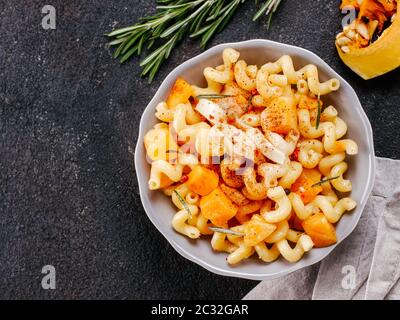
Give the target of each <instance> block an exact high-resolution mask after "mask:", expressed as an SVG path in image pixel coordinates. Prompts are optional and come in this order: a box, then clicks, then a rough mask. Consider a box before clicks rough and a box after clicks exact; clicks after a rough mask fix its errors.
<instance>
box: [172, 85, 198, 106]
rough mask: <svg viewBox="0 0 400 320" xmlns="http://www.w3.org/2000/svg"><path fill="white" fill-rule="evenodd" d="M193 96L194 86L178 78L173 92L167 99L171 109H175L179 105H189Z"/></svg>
mask: <svg viewBox="0 0 400 320" xmlns="http://www.w3.org/2000/svg"><path fill="white" fill-rule="evenodd" d="M193 94H194V91H193V88H192V86H191V85H190V84H189V83H187V82H186V81H185V80H184V79H182V78H178V79H176V81H175V83H174V85H173V86H172V89H171V92H170V94H169V96H168V98H167V105H168V107H169V108H175V107H176V106H177V105H178V104H181V103H187V102H188V101H189V98H190V97H191V96H193Z"/></svg>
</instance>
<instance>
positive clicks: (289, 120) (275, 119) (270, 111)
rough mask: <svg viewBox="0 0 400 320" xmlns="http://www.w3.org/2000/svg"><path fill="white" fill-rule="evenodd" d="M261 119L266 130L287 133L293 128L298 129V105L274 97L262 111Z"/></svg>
mask: <svg viewBox="0 0 400 320" xmlns="http://www.w3.org/2000/svg"><path fill="white" fill-rule="evenodd" d="M261 119H262V120H261V126H262V129H263V130H264V132H266V131H273V132H276V133H280V134H287V133H288V132H289V130H291V129H294V130H297V112H296V105H288V104H287V103H286V102H285V100H284V99H281V98H276V99H273V100H272V101H271V103H270V104H269V105H268V106H267V107H266V108H265V110H264V111H263V112H262V114H261Z"/></svg>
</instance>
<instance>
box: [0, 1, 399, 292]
mask: <svg viewBox="0 0 400 320" xmlns="http://www.w3.org/2000/svg"><path fill="white" fill-rule="evenodd" d="M45 4H52V5H54V6H55V7H56V9H57V14H58V15H57V29H56V30H48V31H47V30H43V29H42V28H41V19H42V14H41V8H42V6H43V5H45ZM337 6H338V1H321V0H320V1H310V0H307V1H295V0H286V1H284V3H283V5H282V7H281V8H280V10H279V12H278V13H277V14H276V16H275V19H274V21H273V25H272V27H271V29H270V31H269V32H267V31H266V30H265V29H264V28H263V27H262V25H261V24H260V23H251V22H250V21H251V16H252V15H253V13H254V10H255V9H254V5H253V1H251V0H249V1H248V3H246V4H244V5H243V7H242V8H241V9H240V10H239V12H238V13H237V14H236V16H235V17H234V20H233V21H234V22H233V23H231V25H230V26H229V27H228V28H227V29H226V30H225V31H224V32H223V33H222V34H220V35H219V36H217V37H216V38H215V39H214V40H213V44H218V43H222V42H230V41H239V40H246V39H252V38H267V39H272V40H277V41H281V42H284V43H288V44H293V45H298V46H302V47H304V48H306V49H310V50H312V51H314V52H316V53H317V54H319V55H320V56H321V57H322V58H323V59H324V60H325V61H327V62H328V63H329V64H330V65H332V66H333V68H334V69H336V70H337V71H338V72H339V73H340V74H342V75H343V76H344V77H345V78H346V79H347V80H348V81H349V82H350V84H351V85H353V87H354V88H355V90H356V91H357V93H358V94H359V97H360V99H361V102H362V104H363V106H364V108H365V110H366V112H367V114H368V116H369V118H370V119H371V122H372V125H373V129H374V134H375V146H376V153H377V155H379V156H386V157H392V158H400V150H399V148H398V146H397V141H399V138H400V131H399V130H398V127H399V126H400V119H399V117H398V115H399V108H400V105H399V104H400V70H398V71H395V72H392V73H391V74H388V75H386V76H384V77H382V78H379V79H377V80H373V81H369V82H365V81H363V80H361V79H360V78H358V77H357V76H356V75H354V74H352V73H351V72H350V71H349V70H348V69H347V68H346V67H345V66H344V65H343V64H342V63H341V62H340V60H339V59H338V57H337V55H336V52H335V49H334V47H333V39H334V36H335V34H336V32H337V31H338V29H339V21H340V20H339V18H340V16H339V14H338V9H337ZM153 8H154V2H153V1H122V0H114V1H100V0H98V1H94V0H90V1H83V0H81V1H77V0H70V1H61V0H52V1H38V0H31V1H22V0H19V1H10V0H8V1H6V0H0V31H1V34H2V36H1V38H0V39H1V40H0V64H1V67H0V73H1V74H0V150H1V156H0V177H1V186H0V188H1V189H0V298H11V299H14V298H139V299H145V298H163V299H172V298H210V299H212V298H241V297H242V296H243V295H244V294H245V293H246V292H247V291H248V290H250V289H251V288H252V287H253V286H254V285H256V282H253V281H246V280H239V279H231V278H224V277H220V276H216V275H213V274H211V273H209V272H207V271H205V270H203V269H202V268H200V267H198V266H197V265H195V264H193V263H191V262H189V261H187V260H185V259H183V258H182V257H180V256H179V255H178V254H177V253H175V251H174V250H173V249H172V248H171V247H170V246H169V245H168V243H167V241H166V240H164V238H163V237H162V236H161V235H160V234H159V233H158V232H157V230H156V229H155V228H154V227H153V226H152V225H151V223H150V221H149V220H148V219H147V217H146V215H145V213H144V211H143V209H142V206H141V203H140V199H139V196H138V188H137V182H136V177H135V170H134V167H133V150H134V146H135V143H136V137H137V134H138V124H139V119H140V115H141V112H142V111H143V109H144V108H145V106H146V104H147V103H148V102H149V100H150V98H151V97H152V95H153V94H154V92H155V91H156V89H157V88H158V86H159V84H160V82H161V80H162V79H163V77H164V76H165V75H166V74H167V73H168V72H169V71H170V70H171V69H172V68H174V67H175V66H177V65H178V64H179V63H181V62H183V61H184V60H186V59H188V58H189V57H192V56H193V55H196V54H198V53H199V52H200V50H199V49H198V46H197V42H195V41H193V42H192V41H187V42H185V43H184V44H183V45H182V46H181V47H180V50H179V52H175V53H174V54H173V56H172V58H171V59H170V60H169V61H168V62H167V63H166V64H165V65H164V66H163V68H162V70H161V73H160V74H159V76H158V77H157V78H156V81H155V82H154V83H153V84H152V85H150V86H149V85H148V84H147V82H146V81H144V80H141V79H140V78H139V77H138V75H139V73H140V70H139V68H138V65H137V60H134V61H132V62H130V63H128V64H126V65H124V66H120V65H119V64H118V62H117V61H115V60H112V59H111V56H110V52H109V50H108V49H107V47H106V45H105V44H106V42H105V39H104V38H103V37H102V34H103V32H106V31H108V30H110V29H111V28H112V26H114V25H115V24H116V23H118V24H117V25H118V26H123V25H126V24H127V23H129V22H132V21H134V20H136V19H137V18H138V17H139V16H142V15H145V14H146V13H150V12H151V11H152V10H153ZM46 264H52V265H54V266H55V267H56V270H57V289H56V290H53V291H51V292H49V291H45V290H43V289H42V288H41V285H40V281H41V277H42V275H41V268H42V267H43V266H44V265H46Z"/></svg>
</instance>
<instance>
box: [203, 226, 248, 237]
mask: <svg viewBox="0 0 400 320" xmlns="http://www.w3.org/2000/svg"><path fill="white" fill-rule="evenodd" d="M208 229H209V230H211V231H214V232H220V233H226V234H232V235H234V236H240V237H242V236H244V234H243V233H241V232H238V231H234V230H232V229H226V228H218V227H208Z"/></svg>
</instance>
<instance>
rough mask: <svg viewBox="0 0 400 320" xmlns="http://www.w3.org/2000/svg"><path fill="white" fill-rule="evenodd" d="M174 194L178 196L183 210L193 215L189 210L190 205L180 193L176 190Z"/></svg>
mask: <svg viewBox="0 0 400 320" xmlns="http://www.w3.org/2000/svg"><path fill="white" fill-rule="evenodd" d="M174 193H175V194H176V197H177V198H178V200H179V202H180V203H181V204H182V206H183V208H184V209H185V210H186V212H187V213H189V215H190V216H191V215H192V212H191V211H190V209H189V206H188V204H187V203H186V201H185V200H184V199H183V198H182V196H181V195H180V193H179V192H178V191H176V190H174Z"/></svg>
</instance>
